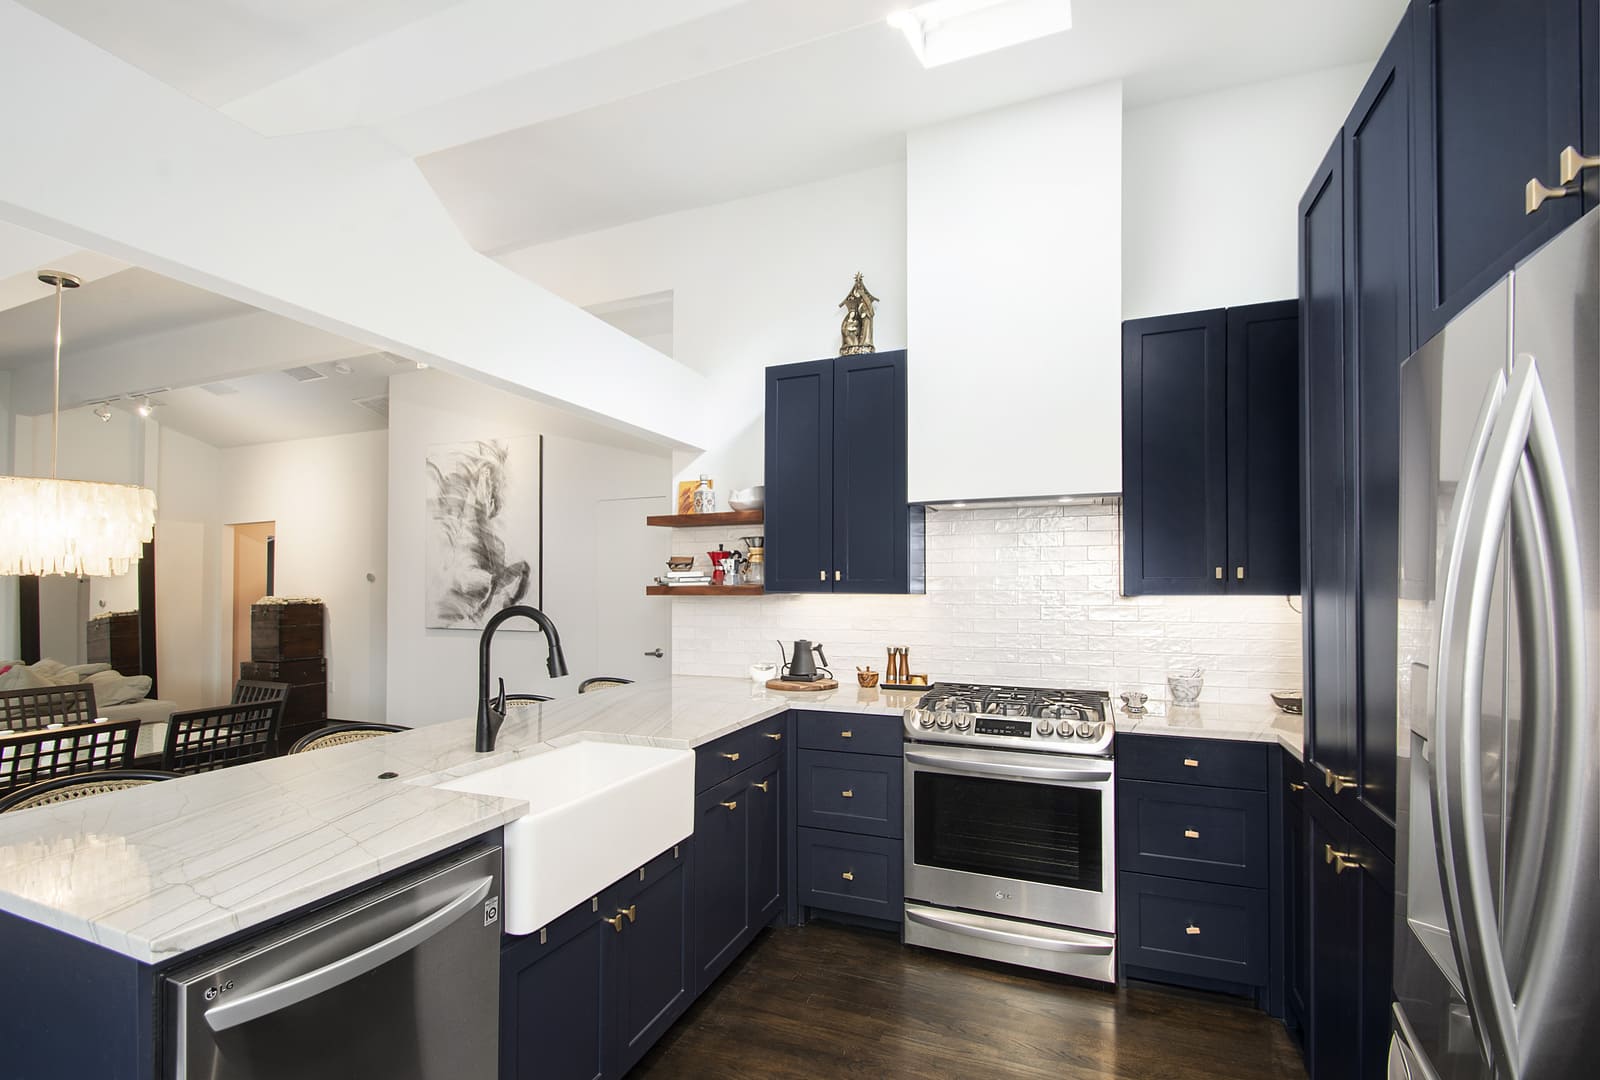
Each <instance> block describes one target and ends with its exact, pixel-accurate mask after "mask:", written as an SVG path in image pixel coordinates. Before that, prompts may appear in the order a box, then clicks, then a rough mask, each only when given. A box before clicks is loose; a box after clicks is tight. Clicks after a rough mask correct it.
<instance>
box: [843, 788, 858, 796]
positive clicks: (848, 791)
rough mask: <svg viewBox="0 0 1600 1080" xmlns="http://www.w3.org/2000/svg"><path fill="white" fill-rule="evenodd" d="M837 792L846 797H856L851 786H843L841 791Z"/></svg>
mask: <svg viewBox="0 0 1600 1080" xmlns="http://www.w3.org/2000/svg"><path fill="white" fill-rule="evenodd" d="M839 794H840V795H843V796H844V797H845V798H847V799H853V798H855V797H856V793H855V790H854V789H852V788H845V789H844V790H843V791H841V792H839Z"/></svg>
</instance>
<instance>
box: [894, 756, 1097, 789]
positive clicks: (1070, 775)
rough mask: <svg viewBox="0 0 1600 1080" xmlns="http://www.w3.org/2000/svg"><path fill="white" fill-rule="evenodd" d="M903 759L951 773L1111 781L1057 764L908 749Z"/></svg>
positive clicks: (1094, 771) (1093, 772)
mask: <svg viewBox="0 0 1600 1080" xmlns="http://www.w3.org/2000/svg"><path fill="white" fill-rule="evenodd" d="M906 760H907V761H908V762H910V763H911V764H913V765H932V766H935V767H937V768H940V769H948V770H950V771H951V772H964V773H974V774H977V775H981V776H1007V777H1015V778H1025V779H1030V780H1066V781H1073V782H1077V783H1089V784H1097V783H1104V782H1106V781H1108V780H1110V779H1111V770H1110V769H1072V768H1065V767H1063V766H1059V765H1028V764H1025V763H1022V762H1017V763H1015V764H1013V763H1011V762H999V761H973V760H970V759H967V758H957V757H950V756H947V755H945V754H936V753H932V752H930V751H927V750H907V751H906Z"/></svg>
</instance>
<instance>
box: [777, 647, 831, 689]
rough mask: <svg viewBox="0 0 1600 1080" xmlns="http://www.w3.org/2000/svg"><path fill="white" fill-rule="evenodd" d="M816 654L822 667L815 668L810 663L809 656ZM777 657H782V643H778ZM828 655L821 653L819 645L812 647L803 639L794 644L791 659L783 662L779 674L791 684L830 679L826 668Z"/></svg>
mask: <svg viewBox="0 0 1600 1080" xmlns="http://www.w3.org/2000/svg"><path fill="white" fill-rule="evenodd" d="M812 653H816V654H817V659H819V660H821V661H822V664H823V666H822V667H820V668H819V667H817V665H816V663H815V662H813V661H812V659H811V654H812ZM778 655H779V656H782V655H783V642H781V641H780V642H778ZM827 664H828V655H827V654H826V653H824V652H823V651H822V646H821V644H817V645H813V644H811V642H809V641H806V640H805V639H804V638H802V639H800V640H799V641H797V642H795V643H794V654H793V658H792V659H790V660H787V661H785V662H784V665H783V669H782V671H781V674H782V675H783V677H784V678H785V679H789V680H791V681H792V682H816V681H817V680H818V679H831V678H833V673H832V672H830V671H829V670H828V668H827Z"/></svg>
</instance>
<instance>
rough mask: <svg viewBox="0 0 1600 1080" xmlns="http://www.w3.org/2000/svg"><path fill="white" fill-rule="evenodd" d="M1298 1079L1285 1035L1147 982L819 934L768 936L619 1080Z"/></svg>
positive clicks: (1275, 1026)
mask: <svg viewBox="0 0 1600 1080" xmlns="http://www.w3.org/2000/svg"><path fill="white" fill-rule="evenodd" d="M902 1076H903V1077H963V1078H974V1080H976V1078H986V1077H1038V1078H1049V1080H1109V1078H1117V1080H1122V1078H1127V1080H1165V1078H1172V1080H1177V1078H1183V1080H1212V1078H1214V1080H1267V1078H1274V1080H1275V1078H1279V1077H1295V1078H1304V1076H1305V1070H1304V1068H1302V1066H1301V1064H1300V1055H1299V1053H1298V1051H1296V1049H1295V1047H1294V1045H1293V1044H1292V1043H1291V1041H1290V1039H1289V1036H1288V1034H1287V1033H1286V1032H1285V1031H1284V1028H1283V1025H1282V1024H1280V1023H1278V1022H1277V1021H1275V1020H1273V1019H1271V1018H1270V1017H1268V1016H1267V1015H1266V1014H1264V1013H1261V1012H1257V1011H1256V1010H1255V1009H1253V1008H1251V1007H1250V1006H1249V1005H1247V1004H1244V1003H1238V1004H1236V1003H1234V1002H1233V1001H1231V1000H1229V999H1227V998H1219V997H1214V996H1211V995H1206V994H1191V993H1188V992H1185V991H1182V990H1169V989H1166V988H1162V987H1157V986H1152V985H1150V984H1147V983H1138V984H1135V985H1134V986H1133V987H1132V988H1127V987H1123V988H1119V989H1117V990H1115V991H1110V990H1101V989H1097V988H1094V987H1092V986H1090V985H1088V984H1083V983H1075V982H1072V981H1070V980H1066V979H1057V978H1053V977H1050V976H1044V975H1038V974H1033V973H1027V972H1022V971H1018V970H1015V969H1011V968H1006V967H1004V966H1001V965H996V964H987V963H983V962H979V961H974V960H968V959H965V958H962V957H955V956H948V955H946V954H943V953H938V952H930V951H928V950H924V949H915V948H907V947H904V946H902V945H901V944H900V942H899V941H898V940H897V939H896V938H894V937H893V936H891V935H888V934H883V933H879V932H876V931H869V930H857V929H853V928H845V927H840V926H834V925H831V924H827V923H811V924H810V925H808V926H804V927H795V928H779V929H774V930H768V931H766V932H764V933H763V934H762V935H761V937H760V938H759V939H758V940H757V941H756V943H755V944H754V945H753V946H751V947H750V949H749V950H748V951H746V953H745V954H744V956H743V957H741V958H740V959H739V960H738V961H736V962H735V963H734V966H733V967H732V968H730V969H729V970H728V972H727V973H726V974H725V975H723V977H722V978H721V979H720V980H719V981H718V982H717V984H716V985H715V986H713V987H712V988H711V989H710V990H708V991H707V992H706V994H705V995H704V996H703V997H702V998H701V999H700V1000H699V1001H698V1002H697V1003H696V1004H695V1006H694V1008H692V1009H691V1010H690V1011H689V1013H688V1015H687V1016H685V1017H684V1018H683V1019H682V1020H680V1021H679V1022H678V1024H677V1025H675V1026H674V1027H673V1029H672V1030H671V1031H670V1032H668V1033H667V1035H666V1037H665V1038H664V1039H662V1041H661V1042H660V1043H659V1044H658V1045H657V1046H656V1048H655V1049H654V1050H652V1051H651V1053H650V1055H649V1056H648V1057H646V1058H645V1059H644V1060H643V1061H642V1062H640V1063H639V1065H638V1067H637V1068H636V1069H635V1070H634V1071H633V1072H632V1073H630V1074H629V1077H630V1080H637V1078H644V1077H649V1078H651V1080H675V1078H678V1077H682V1078H685V1080H689V1078H693V1080H716V1078H719V1077H727V1078H730V1080H732V1078H735V1077H737V1078H739V1080H748V1078H751V1077H773V1078H790V1077H902Z"/></svg>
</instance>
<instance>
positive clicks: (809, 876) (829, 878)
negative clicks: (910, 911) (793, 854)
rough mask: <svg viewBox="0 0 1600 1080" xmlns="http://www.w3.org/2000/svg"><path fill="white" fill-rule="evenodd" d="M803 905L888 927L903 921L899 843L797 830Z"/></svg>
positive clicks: (892, 840)
mask: <svg viewBox="0 0 1600 1080" xmlns="http://www.w3.org/2000/svg"><path fill="white" fill-rule="evenodd" d="M797 835H798V837H799V846H800V881H799V885H798V891H799V893H800V903H801V904H803V905H805V906H806V907H814V908H823V909H825V910H828V911H840V912H844V913H846V914H849V915H862V916H866V917H867V918H870V919H881V920H883V921H884V922H896V923H897V922H901V921H903V919H904V917H905V899H906V895H905V884H904V878H903V874H904V869H905V864H904V856H903V854H902V849H901V841H900V839H899V838H897V837H896V838H888V837H880V836H863V835H857V834H852V833H839V832H830V831H828V830H826V829H800V830H798V834H797Z"/></svg>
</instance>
